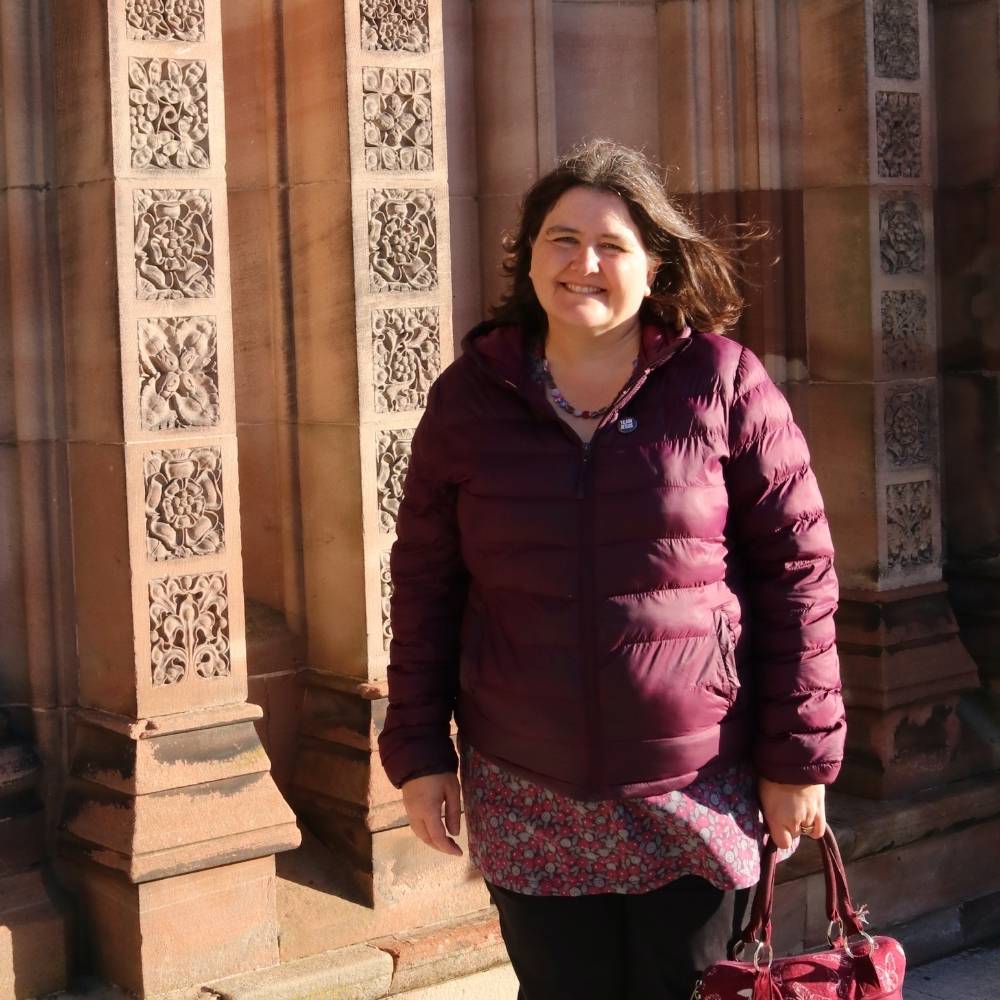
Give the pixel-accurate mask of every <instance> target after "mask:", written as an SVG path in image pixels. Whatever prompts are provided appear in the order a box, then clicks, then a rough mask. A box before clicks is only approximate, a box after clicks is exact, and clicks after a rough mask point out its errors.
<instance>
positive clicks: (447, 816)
mask: <svg viewBox="0 0 1000 1000" xmlns="http://www.w3.org/2000/svg"><path fill="white" fill-rule="evenodd" d="M403 806H404V808H405V809H406V815H407V818H408V819H409V821H410V829H411V830H413V832H414V833H415V834H416V835H417V837H418V839H420V840H422V841H423V842H424V843H425V844H426V845H427V846H428V847H433V848H434V850H436V851H440V852H441V853H442V854H451V855H454V856H455V857H460V856H461V855H462V848H461V847H459V846H458V844H456V843H455V841H454V840H453V839H452V837H457V836H458V834H459V831H460V830H461V828H462V792H461V786H460V785H459V783H458V777H457V776H456V775H454V774H425V775H424V776H423V777H422V778H411V779H410V780H409V781H407V782H406V783H405V784H404V785H403ZM442 807H443V811H444V822H442V820H441V813H442ZM445 827H447V832H445ZM449 833H450V834H451V837H449V836H448V834H449Z"/></svg>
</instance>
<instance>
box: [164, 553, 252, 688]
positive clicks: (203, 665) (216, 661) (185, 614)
mask: <svg viewBox="0 0 1000 1000" xmlns="http://www.w3.org/2000/svg"><path fill="white" fill-rule="evenodd" d="M228 607H229V602H228V598H227V595H226V574H225V573H202V574H199V575H191V576H167V577H163V578H162V579H158V580H152V581H150V584H149V639H150V662H151V666H152V681H153V686H154V687H160V686H162V685H167V684H178V683H180V682H181V681H184V680H187V679H189V678H191V677H195V676H197V677H203V678H206V679H207V678H213V677H228V676H229V674H230V672H231V669H232V667H231V662H230V655H229V615H228Z"/></svg>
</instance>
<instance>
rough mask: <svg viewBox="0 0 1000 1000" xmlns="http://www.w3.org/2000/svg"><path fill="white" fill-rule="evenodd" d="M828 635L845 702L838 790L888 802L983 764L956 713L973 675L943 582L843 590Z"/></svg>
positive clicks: (980, 750)
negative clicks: (834, 637) (834, 643)
mask: <svg viewBox="0 0 1000 1000" xmlns="http://www.w3.org/2000/svg"><path fill="white" fill-rule="evenodd" d="M837 634H838V645H839V648H840V657H841V670H842V675H843V681H844V700H845V702H846V703H847V706H848V717H847V721H848V725H847V741H848V743H847V757H846V760H845V762H844V768H843V770H842V772H841V776H840V778H839V779H838V784H837V787H838V788H839V789H840V790H842V791H845V792H850V793H853V794H856V795H864V796H867V797H870V798H893V797H896V796H903V795H908V794H910V793H911V792H914V791H917V790H919V789H923V788H929V787H931V786H932V785H935V784H938V783H940V782H942V781H954V780H957V779H959V778H963V777H967V776H968V775H971V774H977V773H982V772H985V771H988V770H989V769H990V768H991V767H992V764H993V753H992V750H991V748H990V746H989V745H988V743H986V742H984V741H983V740H982V738H981V737H979V736H978V735H977V734H976V733H975V732H973V731H971V730H969V729H968V728H967V727H966V726H965V725H964V724H963V722H962V719H961V715H960V713H959V711H958V708H959V702H960V697H961V695H962V693H963V692H969V691H975V690H977V689H978V688H979V675H978V672H977V670H976V665H975V663H974V662H973V661H972V658H971V657H970V656H969V653H968V652H967V651H966V649H965V647H964V646H963V645H962V643H961V641H960V640H959V638H958V625H957V623H956V622H955V617H954V615H953V614H952V610H951V606H950V605H949V603H948V597H947V592H946V588H945V586H944V585H943V584H926V585H923V586H918V587H907V588H905V589H900V590H894V591H872V592H865V591H854V592H845V593H844V594H843V595H842V600H841V608H840V612H839V614H838V617H837Z"/></svg>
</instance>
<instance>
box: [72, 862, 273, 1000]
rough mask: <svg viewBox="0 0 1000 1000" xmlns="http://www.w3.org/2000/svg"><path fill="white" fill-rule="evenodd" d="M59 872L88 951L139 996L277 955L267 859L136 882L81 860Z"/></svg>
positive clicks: (255, 965)
mask: <svg viewBox="0 0 1000 1000" xmlns="http://www.w3.org/2000/svg"><path fill="white" fill-rule="evenodd" d="M62 874H63V876H64V877H65V879H66V880H67V882H69V883H70V884H71V885H72V887H73V889H74V892H75V893H76V894H77V896H78V898H79V899H80V902H81V907H82V909H83V917H84V929H85V939H86V940H85V947H86V949H87V953H88V954H89V955H90V956H92V959H93V961H94V963H95V964H96V966H97V967H98V969H99V970H100V972H101V975H102V976H103V977H105V978H107V979H108V980H110V981H111V982H113V983H114V984H115V985H116V986H120V987H122V988H124V989H126V990H129V991H130V992H132V993H134V994H136V995H137V996H139V997H152V996H157V995H159V994H161V993H167V992H170V991H171V990H177V989H181V988H183V987H187V986H190V985H192V984H194V983H204V982H208V981H211V980H213V979H221V978H223V977H225V976H231V975H234V974H236V973H239V972H246V971H248V970H252V969H264V968H267V967H269V966H272V965H275V964H276V963H277V961H278V925H277V919H276V917H275V875H274V858H273V857H266V858H255V859H254V860H252V861H241V862H239V863H237V864H233V865H226V866H224V867H222V868H210V869H208V870H206V871H199V872H191V873H189V874H186V875H177V876H175V877H174V878H165V879H159V880H158V881H155V882H143V883H142V884H140V885H135V884H133V883H132V882H130V881H129V880H128V879H127V878H126V877H125V876H124V875H121V874H119V873H118V872H115V871H111V870H109V869H107V868H104V867H102V866H101V865H96V864H91V863H87V862H79V863H73V864H67V865H66V866H65V868H64V870H63V872H62ZM97 928H99V929H100V933H99V934H93V935H91V934H88V933H87V931H88V930H89V929H95V930H96V929H97Z"/></svg>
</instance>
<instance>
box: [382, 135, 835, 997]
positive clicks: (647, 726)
mask: <svg viewBox="0 0 1000 1000" xmlns="http://www.w3.org/2000/svg"><path fill="white" fill-rule="evenodd" d="M508 272H509V274H510V277H511V287H510V292H509V294H508V296H507V298H506V299H505V300H504V302H503V303H502V304H501V306H500V307H499V309H498V310H497V311H496V313H495V317H494V320H493V321H492V322H489V323H485V324H483V325H481V326H480V327H478V328H476V329H475V330H473V331H472V332H471V333H470V334H469V335H468V336H467V337H466V339H465V342H464V353H463V355H462V357H461V358H459V359H458V360H457V361H456V362H455V363H454V364H453V365H452V366H451V367H450V368H449V369H448V370H447V371H446V372H444V373H443V374H442V376H441V377H440V378H439V379H438V381H437V382H436V383H435V385H434V387H433V388H432V390H431V393H430V397H429V399H428V405H427V410H426V413H425V414H424V416H423V419H422V420H421V422H420V425H419V427H418V428H417V431H416V433H415V435H414V439H413V450H412V457H411V460H410V467H409V471H408V475H407V479H406V484H405V499H404V501H403V504H402V506H401V509H400V512H399V519H398V525H397V530H398V540H397V542H396V544H395V546H394V548H393V552H392V560H391V566H392V578H393V584H394V596H393V604H392V628H393V645H392V651H391V657H390V659H391V665H390V668H389V710H388V715H387V718H386V724H385V728H384V730H383V732H382V735H381V738H380V750H381V754H382V760H383V764H384V766H385V769H386V771H387V773H388V775H389V777H390V779H391V780H392V781H393V782H394V784H396V785H397V787H401V788H402V792H403V801H404V804H405V807H406V811H407V815H408V816H409V819H410V824H411V826H412V828H413V831H414V833H415V834H416V835H417V836H418V837H419V838H420V839H421V840H423V841H424V842H425V843H427V844H429V845H430V846H432V847H434V848H436V849H438V850H441V851H444V852H445V853H447V854H459V853H461V850H460V848H459V847H458V845H457V844H456V843H455V841H454V839H453V837H454V836H455V835H456V834H457V833H458V832H459V821H460V785H459V781H458V778H457V776H456V771H457V769H458V760H457V757H456V754H455V750H454V748H453V746H452V742H451V739H450V737H449V731H450V722H451V718H452V715H453V714H454V716H455V718H456V720H457V723H458V731H459V741H460V749H461V754H462V761H461V764H462V771H463V780H462V788H461V794H464V800H465V811H466V818H467V822H468V826H469V845H470V852H471V855H472V860H473V861H474V862H475V863H476V865H477V866H478V867H479V868H480V870H481V871H482V872H483V875H484V877H485V878H486V881H487V884H488V886H489V889H490V893H491V895H492V898H493V900H494V902H495V903H496V905H497V907H498V909H499V913H500V920H501V929H502V932H503V937H504V941H505V943H506V945H507V950H508V953H509V954H510V958H511V961H512V963H513V966H514V969H515V971H516V973H517V976H518V979H519V981H520V984H521V992H520V994H519V995H520V997H522V998H524V1000H558V998H562V997H566V998H570V997H572V998H574V1000H581V998H586V997H595V998H597V997H600V998H602V1000H607V998H618V997H627V998H643V1000H646V998H654V997H655V998H670V997H677V998H684V1000H687V997H688V996H689V995H690V992H691V989H692V985H693V982H694V980H695V978H696V975H697V973H698V971H699V970H700V969H702V968H703V967H704V966H705V965H707V964H708V963H710V962H712V961H715V960H718V959H721V958H723V957H724V952H725V948H726V944H727V942H728V941H729V939H730V938H731V937H732V935H733V930H734V925H735V924H737V923H738V922H739V919H740V915H741V908H742V905H743V903H744V901H745V895H746V892H747V890H748V887H749V886H751V885H752V884H753V883H754V882H755V881H756V880H757V877H758V874H759V867H758V850H759V843H760V838H761V836H762V834H763V828H762V826H761V819H760V813H759V811H762V812H763V817H764V823H766V828H767V830H768V831H769V832H770V835H771V836H772V837H773V838H774V840H775V841H776V843H777V845H778V846H779V847H781V848H785V849H788V848H791V847H793V845H794V843H795V838H797V837H798V836H799V834H800V833H804V834H807V835H809V836H811V837H814V838H818V837H821V836H822V835H823V832H824V829H825V817H824V794H823V793H824V786H825V785H826V784H828V783H829V782H831V781H832V780H833V779H834V778H835V777H836V774H837V772H838V770H839V766H840V760H841V755H842V750H843V742H844V715H843V705H842V703H841V698H840V689H839V678H838V664H837V656H836V650H835V646H834V626H833V612H834V609H835V606H836V599H837V583H836V578H835V575H834V571H833V562H832V559H833V550H832V547H831V542H830V535H829V531H828V528H827V524H826V520H825V516H824V513H823V507H822V501H821V498H820V495H819V491H818V489H817V486H816V482H815V479H814V477H813V475H812V472H811V470H810V468H809V459H808V453H807V450H806V446H805V443H804V441H803V439H802V436H801V434H800V432H799V430H798V428H797V427H796V426H795V424H794V423H793V421H792V418H791V414H790V412H789V409H788V406H787V404H786V403H785V400H784V398H783V397H782V395H781V393H780V392H779V391H778V390H777V388H776V387H775V386H774V384H773V383H772V382H771V380H770V379H769V378H768V376H767V374H766V372H765V371H764V368H763V366H762V365H761V363H760V362H759V361H758V360H757V358H755V357H754V356H753V354H751V353H750V352H749V351H748V350H746V349H744V348H741V347H740V345H739V344H737V343H735V342H733V341H731V340H728V339H726V338H725V337H723V336H720V335H718V334H716V333H710V332H703V331H711V330H719V329H723V328H725V327H727V326H730V325H732V323H733V322H735V320H736V319H737V317H738V315H739V312H740V307H741V302H740V299H739V296H738V294H737V291H736V287H735V282H734V275H733V270H732V267H731V264H730V261H729V259H728V257H727V255H726V254H725V253H724V252H723V251H722V250H721V249H720V248H719V247H718V246H716V245H715V244H714V243H713V242H711V241H710V240H708V239H706V238H705V237H704V236H702V235H701V234H699V233H698V232H697V231H695V230H694V229H693V228H692V227H691V225H690V224H689V223H688V222H687V221H686V220H685V219H684V218H683V217H682V216H681V215H680V213H679V212H678V211H677V210H676V209H675V208H674V207H673V206H672V205H671V204H670V202H669V200H668V199H667V196H666V194H665V192H664V190H663V188H662V186H661V183H660V181H659V179H658V177H657V174H656V172H655V171H654V169H653V168H652V166H651V165H650V164H649V163H648V162H647V161H646V160H645V159H644V158H643V157H642V156H641V154H639V153H636V152H635V151H632V150H629V149H626V148H624V147H621V146H618V145H616V144H614V143H611V142H607V141H597V142H593V143H590V144H587V145H585V146H582V147H579V148H578V149H576V150H574V151H573V152H572V153H571V154H570V155H569V156H567V157H566V158H565V159H563V160H562V161H561V162H560V163H559V164H558V165H557V167H556V168H555V169H554V170H553V171H552V172H551V173H550V174H548V175H547V176H545V177H543V178H542V179H541V180H539V181H538V182H537V183H536V184H535V185H534V186H533V187H532V189H531V190H530V191H529V192H528V194H527V196H526V199H525V203H524V206H523V214H522V219H521V223H520V228H519V232H518V235H517V237H516V239H515V240H513V242H512V245H511V247H510V257H509V261H508ZM442 812H443V821H442Z"/></svg>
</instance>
